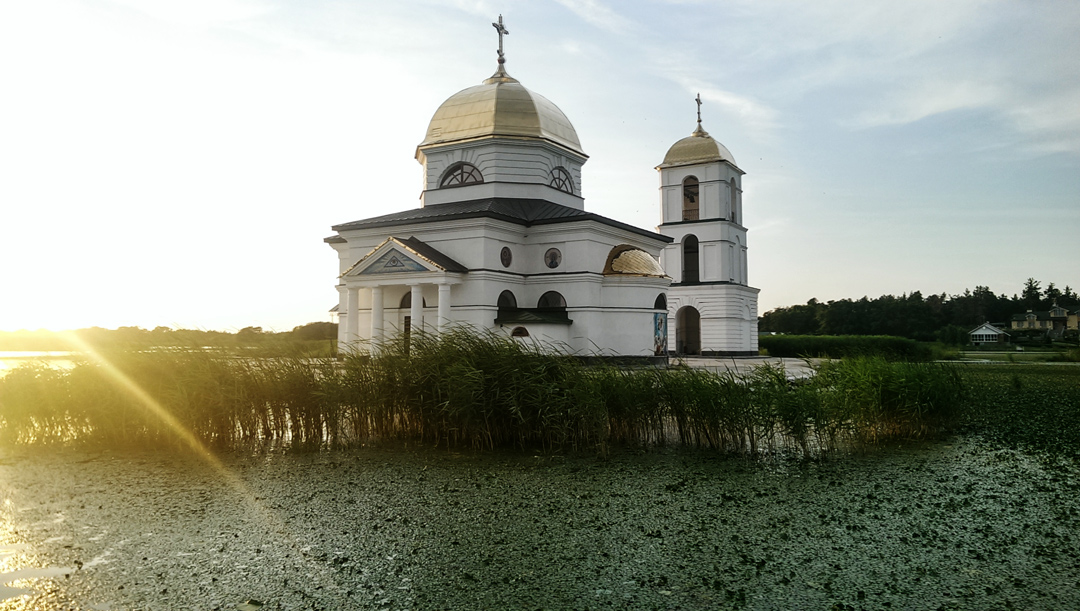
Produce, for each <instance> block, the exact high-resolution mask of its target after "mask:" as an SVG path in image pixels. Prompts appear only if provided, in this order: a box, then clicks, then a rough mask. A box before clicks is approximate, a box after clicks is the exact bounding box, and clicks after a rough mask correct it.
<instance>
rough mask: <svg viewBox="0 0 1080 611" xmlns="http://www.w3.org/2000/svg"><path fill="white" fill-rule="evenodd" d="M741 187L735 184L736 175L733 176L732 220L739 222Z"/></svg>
mask: <svg viewBox="0 0 1080 611" xmlns="http://www.w3.org/2000/svg"><path fill="white" fill-rule="evenodd" d="M738 211H739V187H738V185H736V184H735V177H734V176H733V177H732V178H731V222H732V223H738V222H739V212H738Z"/></svg>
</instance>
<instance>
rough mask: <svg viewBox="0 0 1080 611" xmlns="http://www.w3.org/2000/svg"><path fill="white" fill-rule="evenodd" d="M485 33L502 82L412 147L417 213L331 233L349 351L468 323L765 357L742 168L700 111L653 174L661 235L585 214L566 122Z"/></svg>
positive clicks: (613, 344)
mask: <svg viewBox="0 0 1080 611" xmlns="http://www.w3.org/2000/svg"><path fill="white" fill-rule="evenodd" d="M492 25H494V26H495V27H496V29H497V30H499V35H500V36H499V38H500V41H499V57H498V69H497V70H496V72H495V74H494V75H492V76H491V77H490V78H488V79H487V80H485V81H483V82H482V83H481V84H480V85H476V86H474V87H469V88H467V89H464V90H462V91H460V92H458V93H456V94H454V95H452V96H450V98H449V99H447V100H446V101H445V102H443V103H442V105H441V106H439V108H438V110H436V111H435V114H434V116H433V117H432V118H431V121H430V123H429V124H428V128H427V133H426V135H425V137H424V140H423V142H421V143H420V145H419V146H418V147H417V149H416V160H417V161H418V162H420V165H421V166H422V167H423V191H422V193H421V196H420V202H421V203H420V207H419V208H416V209H413V210H406V211H404V212H396V213H392V214H387V215H383V216H377V217H374V218H368V219H362V220H358V221H352V222H348V223H342V224H340V225H335V226H334V227H333V231H334V232H335V234H334V235H333V236H331V237H328V238H326V239H325V241H326V242H327V243H328V244H329V245H330V246H331V247H333V249H334V250H335V251H337V255H338V266H339V274H340V275H339V279H338V280H339V281H338V285H337V289H338V293H339V303H338V305H337V306H336V307H335V308H334V310H335V311H336V312H337V315H338V319H339V326H338V340H339V345H340V346H341V347H342V349H343V350H350V349H352V350H356V349H360V350H377V348H378V346H379V344H381V343H383V342H387V341H390V340H391V339H393V338H398V339H399V340H401V338H404V339H403V340H402V341H408V336H409V335H410V334H411V333H414V332H416V331H417V330H423V332H426V333H441V332H443V331H445V330H447V329H449V328H451V327H453V326H457V325H465V326H468V327H470V328H474V329H478V330H495V331H496V332H498V333H505V334H507V335H509V336H512V337H519V338H530V340H527V341H537V342H540V343H541V344H542V345H550V346H557V347H559V348H560V349H562V350H564V351H567V352H572V353H576V354H580V355H601V356H620V357H642V358H651V359H656V358H660V359H663V358H666V357H667V356H668V355H669V354H686V355H691V354H702V355H725V356H749V355H756V354H757V292H758V289H755V288H751V287H750V286H748V284H747V274H746V228H745V227H744V226H742V225H741V224H740V222H741V220H742V198H741V180H742V175H743V172H742V170H740V169H739V168H738V167H737V166H736V165H735V161H734V159H733V158H732V156H731V153H730V152H729V151H728V150H727V149H726V148H725V147H724V146H723V145H721V144H720V143H718V142H716V141H715V140H714V139H713V138H711V137H710V136H709V135H708V134H707V133H705V131H704V130H703V129H702V128H701V120H700V112H699V116H698V128H697V130H695V131H694V132H693V134H692V135H691V136H689V137H687V138H683V139H682V140H679V141H678V142H676V143H675V144H674V145H673V146H672V147H671V149H670V150H669V151H668V152H667V155H666V156H665V157H664V161H663V163H661V164H660V165H659V166H658V167H657V170H659V172H660V184H661V186H660V192H661V218H662V224H661V225H660V226H659V227H658V228H657V229H658V231H656V232H654V231H648V230H645V229H641V228H638V227H634V226H632V225H628V224H626V223H623V222H620V221H617V220H614V219H610V218H607V217H604V216H600V215H598V214H594V213H591V212H587V211H586V210H585V202H584V198H583V196H582V189H581V168H582V166H583V165H584V163H585V162H586V160H587V159H588V156H587V155H586V154H585V152H584V150H583V149H582V147H581V143H580V142H579V140H578V136H577V133H576V131H575V130H574V127H573V125H572V124H571V123H570V121H569V120H568V119H567V118H566V115H565V114H563V112H562V111H561V110H559V108H558V107H557V106H556V105H555V104H553V103H552V102H550V101H549V100H547V99H546V98H544V97H542V96H540V95H539V94H537V93H535V92H533V91H530V90H529V89H526V88H525V87H524V86H522V84H521V83H520V82H518V81H517V80H516V79H514V78H512V77H511V76H510V75H509V74H508V73H507V72H506V70H505V65H504V64H505V59H504V57H503V52H502V35H503V34H506V33H508V32H506V30H505V29H504V28H503V27H502V18H501V17H500V19H499V22H498V23H494V24H492ZM699 103H700V101H699Z"/></svg>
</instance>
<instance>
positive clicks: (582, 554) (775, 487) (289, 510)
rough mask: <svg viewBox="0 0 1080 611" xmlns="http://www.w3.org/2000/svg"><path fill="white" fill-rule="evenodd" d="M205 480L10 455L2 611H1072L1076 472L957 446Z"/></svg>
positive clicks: (1079, 507) (553, 459)
mask: <svg viewBox="0 0 1080 611" xmlns="http://www.w3.org/2000/svg"><path fill="white" fill-rule="evenodd" d="M222 466H223V467H224V469H220V468H217V467H214V466H211V465H208V464H206V463H203V462H198V461H194V460H184V459H178V458H176V457H166V456H159V455H154V454H133V453H113V454H80V453H70V452H59V453H54V454H50V453H46V452H44V451H41V450H35V451H30V450H24V451H20V452H17V453H10V452H9V453H7V454H6V455H4V456H3V459H2V461H0V562H2V564H0V571H2V573H3V575H2V576H0V577H2V578H3V579H4V583H3V584H0V585H2V588H0V596H3V597H7V598H6V599H5V600H3V601H2V602H0V609H10V610H14V609H91V610H110V609H115V610H121V609H123V610H127V609H186V608H191V609H222V610H233V609H244V610H254V609H264V610H271V609H309V608H314V609H626V608H630V609H724V608H733V609H734V608H740V609H742V608H745V609H776V608H808V609H830V608H832V609H882V608H895V609H962V608H967V609H989V608H998V609H1002V608H1018V609H1049V608H1080V468H1078V466H1077V464H1076V462H1074V461H1072V460H1070V459H1054V458H1046V457H1043V458H1038V457H1035V456H1034V455H1032V454H1029V453H1024V452H1019V451H1015V450H1003V449H999V448H998V447H996V446H989V445H986V444H985V443H982V442H979V441H977V440H976V439H975V438H972V437H967V438H965V437H958V438H953V439H950V440H946V441H939V442H926V443H919V444H911V445H905V446H896V447H890V448H881V449H876V450H873V451H871V452H868V453H866V454H862V455H845V456H838V457H834V458H831V459H827V460H822V461H813V462H808V461H789V460H785V459H782V458H770V459H763V460H747V459H741V458H730V457H720V456H716V455H714V454H709V453H704V452H691V451H664V450H657V451H650V452H632V451H627V450H620V451H616V452H614V453H612V454H610V455H608V456H606V457H597V456H593V455H554V456H553V455H542V456H534V455H531V454H525V453H520V452H487V453H483V454H472V453H469V454H460V453H454V452H448V451H446V450H430V449H425V450H410V449H371V448H366V449H359V450H354V451H339V452H323V453H314V454H301V453H281V452H269V453H256V454H239V453H237V454H232V455H229V456H228V457H226V458H225V459H223V463H222ZM34 571H37V572H36V573H35V572H34Z"/></svg>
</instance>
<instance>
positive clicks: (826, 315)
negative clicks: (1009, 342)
mask: <svg viewBox="0 0 1080 611" xmlns="http://www.w3.org/2000/svg"><path fill="white" fill-rule="evenodd" d="M1054 303H1057V304H1058V305H1060V306H1061V307H1063V308H1067V309H1070V310H1072V309H1076V308H1077V307H1078V306H1080V297H1078V296H1077V294H1076V292H1075V291H1073V289H1072V288H1071V287H1069V286H1066V287H1065V288H1064V290H1062V289H1059V288H1057V287H1056V286H1055V285H1054V283H1053V282H1051V283H1049V284H1047V285H1046V287H1045V288H1042V287H1041V283H1040V282H1039V281H1038V280H1035V279H1034V278H1028V280H1027V282H1026V283H1025V285H1024V290H1023V292H1022V293H1021V294H1020V295H1013V296H1012V297H1007V296H1006V295H1004V294H1001V295H995V294H994V292H993V291H991V290H990V289H989V288H988V287H985V286H976V287H975V290H974V291H971V290H965V291H964V292H963V294H960V295H951V296H950V295H946V294H945V293H942V294H940V295H930V296H928V297H923V294H922V293H921V292H919V291H915V292H913V293H910V294H906V295H901V296H899V297H897V296H894V295H882V296H881V297H877V298H874V299H870V298H868V297H863V298H861V299H858V300H852V299H840V300H837V301H829V302H827V303H822V302H819V301H818V300H817V299H811V300H809V301H808V302H806V304H803V305H794V306H789V307H781V308H776V309H773V310H770V311H769V312H766V313H765V314H764V315H763V316H762V317H761V320H760V322H759V325H758V328H759V330H761V331H772V332H776V333H787V334H793V335H893V336H898V337H907V338H910V339H915V340H919V341H926V342H929V341H940V342H943V343H946V344H949V345H963V344H966V343H967V341H968V336H967V333H968V332H969V331H971V330H972V329H974V328H975V327H977V326H978V325H980V324H982V323H984V322H992V323H995V324H1002V325H1007V324H1008V322H1009V320H1010V319H1011V318H1012V316H1013V315H1014V314H1023V313H1024V312H1026V311H1027V310H1036V311H1037V310H1048V309H1050V307H1051V306H1052V305H1053V304H1054ZM1009 333H1010V334H1012V331H1009ZM1033 335H1035V336H1037V339H1038V341H1040V342H1042V341H1044V340H1045V341H1047V342H1048V341H1049V339H1048V338H1047V337H1046V331H1045V330H1036V331H1034V333H1033ZM1018 338H1019V339H1020V340H1021V341H1022V340H1023V339H1024V334H1022V333H1019V334H1014V337H1013V340H1014V341H1017V339H1018ZM1069 341H1070V343H1071V344H1072V345H1073V346H1075V345H1076V341H1077V338H1076V336H1075V334H1073V335H1070V336H1069Z"/></svg>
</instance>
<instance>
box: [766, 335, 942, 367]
mask: <svg viewBox="0 0 1080 611" xmlns="http://www.w3.org/2000/svg"><path fill="white" fill-rule="evenodd" d="M758 345H759V346H761V347H762V348H765V349H766V350H768V352H769V356H779V357H788V358H832V359H840V358H847V357H855V356H880V357H884V358H886V359H889V360H894V361H929V360H930V359H931V356H932V354H931V350H930V348H929V346H926V345H924V344H920V343H919V342H917V341H915V340H913V339H907V338H904V337H892V336H888V335H763V336H761V337H760V338H758Z"/></svg>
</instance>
